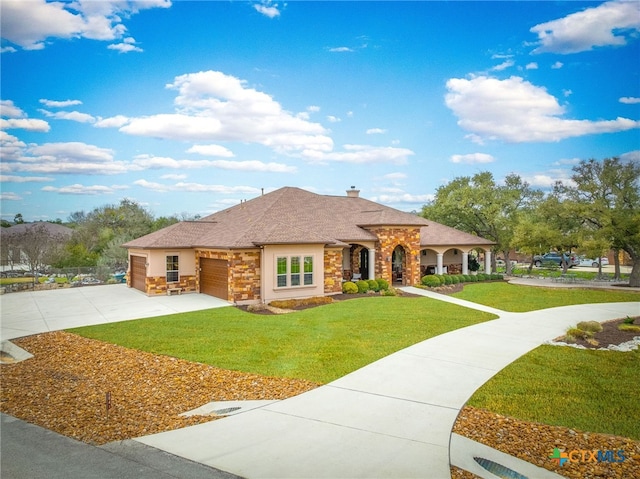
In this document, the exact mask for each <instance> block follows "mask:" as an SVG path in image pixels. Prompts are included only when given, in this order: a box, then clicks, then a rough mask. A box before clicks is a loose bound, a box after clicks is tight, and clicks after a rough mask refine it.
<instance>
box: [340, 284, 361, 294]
mask: <svg viewBox="0 0 640 479" xmlns="http://www.w3.org/2000/svg"><path fill="white" fill-rule="evenodd" d="M342 292H343V293H345V294H356V293H357V292H358V286H357V285H356V284H355V283H353V282H351V281H347V282H345V283H344V284H343V285H342Z"/></svg>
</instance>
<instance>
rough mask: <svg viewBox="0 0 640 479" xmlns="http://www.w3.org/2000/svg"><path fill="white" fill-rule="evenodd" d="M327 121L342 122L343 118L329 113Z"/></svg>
mask: <svg viewBox="0 0 640 479" xmlns="http://www.w3.org/2000/svg"><path fill="white" fill-rule="evenodd" d="M327 121H329V122H330V123H340V122H341V121H342V120H341V119H340V118H338V117H337V116H333V115H328V116H327Z"/></svg>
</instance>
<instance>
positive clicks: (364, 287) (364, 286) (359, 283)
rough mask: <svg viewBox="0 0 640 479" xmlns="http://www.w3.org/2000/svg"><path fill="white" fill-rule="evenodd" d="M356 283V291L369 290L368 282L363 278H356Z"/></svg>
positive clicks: (364, 291) (363, 291)
mask: <svg viewBox="0 0 640 479" xmlns="http://www.w3.org/2000/svg"><path fill="white" fill-rule="evenodd" d="M356 285H357V286H358V293H366V292H367V291H369V282H368V281H365V280H364V279H361V280H358V281H357V282H356Z"/></svg>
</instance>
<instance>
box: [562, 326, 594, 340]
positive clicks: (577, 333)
mask: <svg viewBox="0 0 640 479" xmlns="http://www.w3.org/2000/svg"><path fill="white" fill-rule="evenodd" d="M591 336H593V333H590V332H588V331H583V330H582V329H578V328H569V329H567V335H566V336H565V338H566V339H567V340H569V338H580V339H587V338H589V337H591Z"/></svg>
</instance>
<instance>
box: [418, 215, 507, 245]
mask: <svg viewBox="0 0 640 479" xmlns="http://www.w3.org/2000/svg"><path fill="white" fill-rule="evenodd" d="M492 244H495V243H494V242H493V241H490V240H488V239H485V238H481V237H480V236H476V235H472V234H470V233H465V232H464V231H460V230H457V229H455V228H451V227H450V226H445V225H443V224H440V223H436V222H435V221H431V220H429V226H427V227H423V228H420V245H421V246H456V245H457V246H488V245H492Z"/></svg>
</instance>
